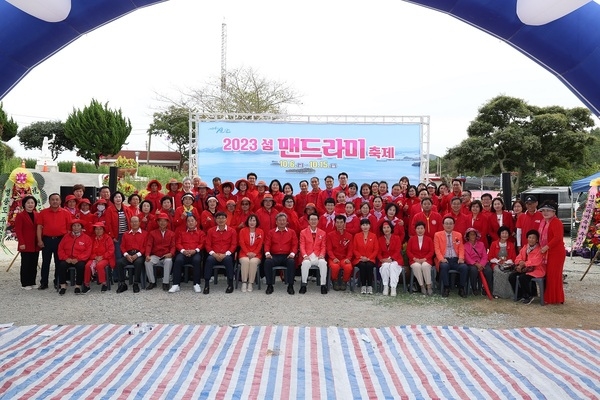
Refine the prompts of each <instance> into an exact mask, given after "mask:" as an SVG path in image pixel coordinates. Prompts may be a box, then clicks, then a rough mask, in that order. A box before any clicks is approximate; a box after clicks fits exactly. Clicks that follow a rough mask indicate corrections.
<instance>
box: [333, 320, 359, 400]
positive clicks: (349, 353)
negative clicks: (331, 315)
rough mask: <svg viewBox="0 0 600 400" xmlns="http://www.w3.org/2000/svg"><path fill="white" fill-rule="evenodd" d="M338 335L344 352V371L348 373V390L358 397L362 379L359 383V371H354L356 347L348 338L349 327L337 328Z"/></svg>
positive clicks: (354, 396)
mask: <svg viewBox="0 0 600 400" xmlns="http://www.w3.org/2000/svg"><path fill="white" fill-rule="evenodd" d="M338 335H339V338H340V345H341V347H342V352H343V354H344V360H345V364H346V372H347V374H348V380H349V381H350V390H351V391H352V396H353V398H355V399H360V398H361V396H360V388H361V387H362V379H361V381H360V383H359V380H358V376H359V375H360V373H357V372H356V371H355V369H354V364H353V360H355V359H356V351H357V349H355V348H354V345H353V343H352V339H351V338H350V330H349V329H343V328H338ZM359 368H360V366H359Z"/></svg>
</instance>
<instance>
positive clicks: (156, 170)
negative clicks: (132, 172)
mask: <svg viewBox="0 0 600 400" xmlns="http://www.w3.org/2000/svg"><path fill="white" fill-rule="evenodd" d="M137 174H138V176H144V177H147V178H148V179H156V180H158V181H159V182H160V183H161V184H162V186H163V187H164V186H165V184H166V183H167V182H168V181H169V179H171V178H176V179H177V180H178V181H180V182H181V180H182V179H183V178H184V177H185V175H181V174H180V173H179V172H177V171H174V170H172V169H168V168H163V167H154V166H151V165H141V166H140V167H139V168H138V173H137ZM145 187H146V185H145V184H144V188H145Z"/></svg>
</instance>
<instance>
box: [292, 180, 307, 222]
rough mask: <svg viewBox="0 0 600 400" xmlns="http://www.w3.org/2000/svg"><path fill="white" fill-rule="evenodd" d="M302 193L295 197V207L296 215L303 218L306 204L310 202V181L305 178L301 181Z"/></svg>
mask: <svg viewBox="0 0 600 400" xmlns="http://www.w3.org/2000/svg"><path fill="white" fill-rule="evenodd" d="M299 186H300V193H298V194H297V195H296V196H295V197H294V202H295V203H296V205H295V207H294V209H295V210H296V215H297V216H298V218H302V217H303V216H304V209H305V208H306V205H307V204H308V203H309V201H308V181H307V180H306V179H303V180H301V181H300V183H299Z"/></svg>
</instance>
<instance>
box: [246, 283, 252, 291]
mask: <svg viewBox="0 0 600 400" xmlns="http://www.w3.org/2000/svg"><path fill="white" fill-rule="evenodd" d="M246 290H247V291H249V292H251V291H252V284H251V283H249V284H248V288H247V289H246Z"/></svg>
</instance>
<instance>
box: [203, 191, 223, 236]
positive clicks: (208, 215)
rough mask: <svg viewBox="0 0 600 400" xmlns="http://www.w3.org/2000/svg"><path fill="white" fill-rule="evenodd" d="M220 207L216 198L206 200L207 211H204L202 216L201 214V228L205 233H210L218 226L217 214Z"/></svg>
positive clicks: (211, 197)
mask: <svg viewBox="0 0 600 400" xmlns="http://www.w3.org/2000/svg"><path fill="white" fill-rule="evenodd" d="M218 205H219V201H218V200H217V198H216V197H215V196H210V197H209V198H208V199H206V209H205V210H204V211H202V214H200V226H201V227H202V230H203V231H204V233H206V232H208V230H209V229H210V228H212V227H215V226H217V221H216V220H215V214H216V213H217V211H218V210H217V207H218Z"/></svg>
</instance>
